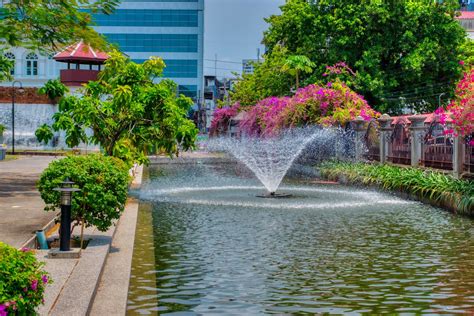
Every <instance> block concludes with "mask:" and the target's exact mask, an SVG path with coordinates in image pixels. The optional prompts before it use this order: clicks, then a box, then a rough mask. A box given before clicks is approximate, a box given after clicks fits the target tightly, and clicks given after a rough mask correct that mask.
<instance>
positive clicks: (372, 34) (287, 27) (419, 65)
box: [234, 0, 474, 113]
mask: <svg viewBox="0 0 474 316" xmlns="http://www.w3.org/2000/svg"><path fill="white" fill-rule="evenodd" d="M457 7H458V1H457V0H445V1H439V2H438V1H432V0H396V1H395V0H391V1H381V0H374V1H365V0H355V1H345V0H318V1H310V0H288V1H287V2H286V4H285V5H283V6H282V7H281V14H280V15H273V16H271V17H269V18H268V19H266V21H267V22H268V23H269V24H270V26H269V28H268V30H267V31H266V32H265V34H264V43H265V45H266V46H267V48H268V53H267V55H266V59H265V62H264V64H263V65H261V67H260V68H262V69H266V68H268V67H269V64H271V63H275V56H274V55H275V54H276V56H279V57H280V58H282V59H283V60H285V59H286V58H288V56H291V55H304V56H307V57H308V58H309V59H310V60H311V61H312V62H313V63H315V67H314V71H313V72H312V73H308V74H304V73H301V80H302V81H303V82H302V85H303V84H304V85H307V84H311V83H315V82H318V80H319V78H320V77H321V75H323V74H324V73H325V72H326V65H334V64H337V63H339V62H341V61H343V62H345V63H346V64H347V65H348V66H349V67H351V68H352V69H354V71H355V73H356V77H355V79H354V80H353V83H352V85H351V88H354V89H355V90H356V91H357V92H358V93H361V94H362V95H364V97H365V98H366V99H367V101H368V102H369V103H370V104H372V105H373V106H375V107H376V108H377V110H379V111H388V112H392V113H397V112H399V111H400V107H401V106H402V104H401V102H400V97H404V98H405V103H406V104H408V105H411V106H413V107H414V109H415V110H420V111H421V110H433V109H434V108H436V106H437V103H438V96H439V94H441V93H443V92H452V91H453V88H454V83H455V82H456V81H457V79H458V78H459V77H460V75H461V72H462V70H461V67H460V65H459V62H460V60H465V61H469V60H472V56H473V51H474V50H473V45H472V43H469V42H468V39H467V37H466V32H465V31H464V30H463V29H462V27H461V26H460V24H459V22H458V21H457V20H456V19H455V17H456V14H457V13H456V9H457ZM282 52H283V55H284V56H281V55H282ZM280 62H281V60H280ZM265 64H267V65H265ZM280 72H281V71H280V70H277V71H276V72H273V73H272V72H265V73H264V76H263V77H264V78H258V77H259V76H260V77H262V75H261V74H255V75H253V76H250V77H244V78H243V79H244V80H243V81H244V82H242V83H240V85H238V86H237V90H238V91H237V92H236V93H235V94H234V97H235V99H234V101H241V100H245V101H247V99H246V98H245V96H244V93H243V92H244V91H239V89H241V88H243V87H245V88H246V89H245V92H248V93H249V95H251V96H254V95H258V96H259V97H262V96H263V98H264V97H267V96H269V95H268V94H267V93H266V92H267V91H268V90H270V87H274V86H278V87H281V85H279V83H281V81H280V78H281V74H280ZM246 81H247V82H246ZM254 82H256V83H254ZM258 82H260V83H261V84H258ZM250 83H253V85H250ZM248 86H251V87H252V88H253V89H254V90H255V91H254V92H252V91H250V89H249V88H248ZM241 90H243V89H241ZM288 90H289V89H284V88H282V89H274V91H273V92H274V93H272V94H271V95H275V96H282V95H285V94H286V95H288V93H285V92H286V91H288ZM260 99H262V98H260ZM445 99H446V100H447V99H448V97H445Z"/></svg>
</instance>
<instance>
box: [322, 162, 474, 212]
mask: <svg viewBox="0 0 474 316" xmlns="http://www.w3.org/2000/svg"><path fill="white" fill-rule="evenodd" d="M320 171H321V174H322V175H323V176H325V177H327V178H329V179H332V180H337V179H339V178H340V177H342V176H343V177H346V178H347V180H348V181H350V182H358V183H363V184H368V185H372V184H373V185H378V186H381V187H382V188H384V189H386V190H395V191H401V192H407V193H411V194H414V195H416V196H419V197H421V198H428V199H430V200H432V201H435V202H441V203H447V204H449V205H454V206H455V208H456V209H457V210H458V212H460V213H464V214H469V215H474V182H473V181H471V180H459V179H455V178H453V177H451V176H448V175H445V174H443V173H440V172H436V171H432V170H423V169H420V168H401V167H397V166H391V165H375V164H365V163H346V162H328V163H324V164H323V165H322V166H321V168H320Z"/></svg>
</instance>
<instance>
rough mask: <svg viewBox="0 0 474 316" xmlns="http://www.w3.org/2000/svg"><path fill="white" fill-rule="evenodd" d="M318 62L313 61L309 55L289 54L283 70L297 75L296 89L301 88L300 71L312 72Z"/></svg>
mask: <svg viewBox="0 0 474 316" xmlns="http://www.w3.org/2000/svg"><path fill="white" fill-rule="evenodd" d="M315 66H316V64H315V63H313V62H312V61H311V60H310V59H309V58H308V57H306V56H303V55H291V56H289V57H288V58H287V59H286V61H285V64H284V65H283V67H282V69H281V70H282V71H283V72H287V73H289V74H290V75H292V76H295V77H296V89H298V88H299V85H300V83H299V75H300V73H311V72H312V71H313V67H315Z"/></svg>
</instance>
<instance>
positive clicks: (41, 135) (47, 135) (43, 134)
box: [35, 124, 54, 143]
mask: <svg viewBox="0 0 474 316" xmlns="http://www.w3.org/2000/svg"><path fill="white" fill-rule="evenodd" d="M35 136H36V138H37V139H38V141H39V142H44V143H47V142H48V141H50V140H51V139H52V138H53V136H54V134H53V131H52V130H51V128H50V127H49V125H47V124H43V125H41V126H40V127H39V128H38V129H37V130H36V131H35Z"/></svg>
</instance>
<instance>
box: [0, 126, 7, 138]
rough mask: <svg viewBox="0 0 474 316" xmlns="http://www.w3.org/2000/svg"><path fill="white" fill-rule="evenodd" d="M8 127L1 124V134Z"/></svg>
mask: <svg viewBox="0 0 474 316" xmlns="http://www.w3.org/2000/svg"><path fill="white" fill-rule="evenodd" d="M6 129H7V128H6V127H5V125H2V124H0V136H1V135H3V133H4V132H5V130H6Z"/></svg>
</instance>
